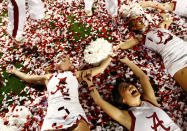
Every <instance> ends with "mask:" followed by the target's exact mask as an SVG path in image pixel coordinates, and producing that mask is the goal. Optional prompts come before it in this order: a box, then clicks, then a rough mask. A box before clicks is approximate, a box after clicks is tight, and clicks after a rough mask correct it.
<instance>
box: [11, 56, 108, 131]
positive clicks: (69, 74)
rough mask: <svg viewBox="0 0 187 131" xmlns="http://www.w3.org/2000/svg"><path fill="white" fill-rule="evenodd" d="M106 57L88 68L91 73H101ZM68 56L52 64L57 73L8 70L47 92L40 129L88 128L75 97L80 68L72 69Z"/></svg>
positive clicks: (83, 130) (106, 63)
mask: <svg viewBox="0 0 187 131" xmlns="http://www.w3.org/2000/svg"><path fill="white" fill-rule="evenodd" d="M110 61H111V58H110V57H108V58H107V59H106V60H104V61H103V62H102V63H101V65H100V66H98V67H95V68H91V69H88V71H89V70H90V71H92V72H93V73H92V76H95V75H97V74H98V73H100V72H103V71H104V69H105V68H106V67H107V66H108V64H109V63H110ZM72 67H73V65H72V64H71V61H70V58H69V56H66V57H64V58H62V59H61V63H60V64H56V69H57V72H56V73H53V74H46V75H28V74H25V73H22V72H20V71H19V70H17V69H16V68H15V67H13V68H12V69H8V70H7V72H8V73H12V74H15V75H16V76H18V77H19V78H20V79H22V80H24V81H26V82H29V83H34V84H42V85H45V86H46V87H47V91H48V95H49V96H48V108H47V114H46V116H45V118H44V122H43V125H42V129H41V130H42V131H44V130H53V131H54V130H55V129H64V130H67V129H69V130H73V131H88V130H89V127H88V124H87V118H86V115H85V112H84V110H83V109H82V107H81V105H80V102H79V96H78V86H79V82H81V81H82V77H81V75H82V71H75V72H73V68H72Z"/></svg>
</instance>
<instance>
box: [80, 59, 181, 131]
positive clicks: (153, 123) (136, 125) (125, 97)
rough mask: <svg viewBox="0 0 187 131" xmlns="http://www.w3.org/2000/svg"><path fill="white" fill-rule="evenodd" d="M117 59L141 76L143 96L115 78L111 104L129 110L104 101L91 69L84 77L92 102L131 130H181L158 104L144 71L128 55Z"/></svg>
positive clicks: (129, 85) (130, 85)
mask: <svg viewBox="0 0 187 131" xmlns="http://www.w3.org/2000/svg"><path fill="white" fill-rule="evenodd" d="M120 61H121V62H122V63H124V64H126V65H127V66H128V67H130V68H131V70H132V71H133V73H134V74H135V75H136V76H137V77H138V78H139V79H140V83H141V88H142V89H143V94H142V96H143V99H141V98H140V96H141V94H140V92H139V91H138V89H137V88H136V87H135V86H134V85H132V84H130V83H126V82H124V81H123V80H118V82H117V83H116V86H115V87H114V89H113V91H112V95H113V103H115V105H116V106H118V105H123V106H124V105H127V106H128V107H129V108H128V110H122V109H119V108H118V107H116V106H114V105H112V104H110V103H108V102H107V101H105V100H104V99H103V98H102V97H101V96H100V94H99V92H98V91H97V89H96V88H95V86H94V84H93V82H92V78H91V77H90V76H91V72H88V71H85V72H83V80H85V81H86V82H87V84H88V89H89V90H90V95H91V96H92V97H93V100H94V101H95V103H96V104H97V105H98V106H100V107H101V108H102V109H103V111H104V112H106V113H107V114H108V115H109V116H110V117H112V118H113V119H114V120H116V121H117V122H119V123H120V124H121V125H123V126H125V127H126V128H127V129H128V130H130V131H181V129H180V128H179V127H178V126H177V125H176V124H175V123H174V122H173V121H172V119H171V118H170V117H169V116H168V115H167V114H166V112H164V111H163V110H162V109H161V108H160V106H159V104H158V103H157V100H156V97H155V94H154V90H153V88H152V86H151V84H150V82H149V78H148V77H147V76H146V74H145V73H144V72H143V71H142V70H141V69H140V68H139V67H138V66H136V65H135V64H134V63H133V62H131V61H130V60H129V59H128V58H123V59H120Z"/></svg>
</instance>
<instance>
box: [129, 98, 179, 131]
mask: <svg viewBox="0 0 187 131" xmlns="http://www.w3.org/2000/svg"><path fill="white" fill-rule="evenodd" d="M129 110H130V111H131V112H132V114H133V115H134V117H135V125H133V122H132V126H134V131H166V130H164V129H163V126H164V128H169V127H170V130H169V131H181V129H180V128H179V127H178V126H177V125H176V124H175V123H174V122H173V121H172V120H171V118H170V117H169V116H168V115H167V114H166V113H165V112H164V111H163V110H162V109H161V108H159V107H156V106H154V105H153V104H151V103H149V102H146V101H142V104H141V106H139V107H131V108H130V109H129ZM153 114H156V115H157V117H158V119H156V118H155V117H152V116H155V115H153ZM154 120H155V124H154ZM158 121H163V123H161V124H160V125H158V126H157V127H156V129H153V128H152V127H154V126H155V125H156V124H158ZM161 125H162V126H161ZM132 126H131V130H132Z"/></svg>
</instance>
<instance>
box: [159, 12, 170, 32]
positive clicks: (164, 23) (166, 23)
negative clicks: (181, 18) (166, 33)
mask: <svg viewBox="0 0 187 131" xmlns="http://www.w3.org/2000/svg"><path fill="white" fill-rule="evenodd" d="M161 16H162V17H163V21H162V22H161V23H160V25H159V27H160V28H164V29H168V28H169V26H170V25H171V23H172V22H173V21H172V20H171V19H169V16H168V15H166V14H165V13H161Z"/></svg>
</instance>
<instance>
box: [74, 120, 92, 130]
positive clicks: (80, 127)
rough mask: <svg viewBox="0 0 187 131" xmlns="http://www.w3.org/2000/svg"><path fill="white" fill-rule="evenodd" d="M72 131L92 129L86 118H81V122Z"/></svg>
mask: <svg viewBox="0 0 187 131" xmlns="http://www.w3.org/2000/svg"><path fill="white" fill-rule="evenodd" d="M72 131H90V128H89V127H88V124H87V123H86V122H85V121H84V120H80V121H79V124H78V125H77V126H76V127H75V128H74V129H73V130H72Z"/></svg>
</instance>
